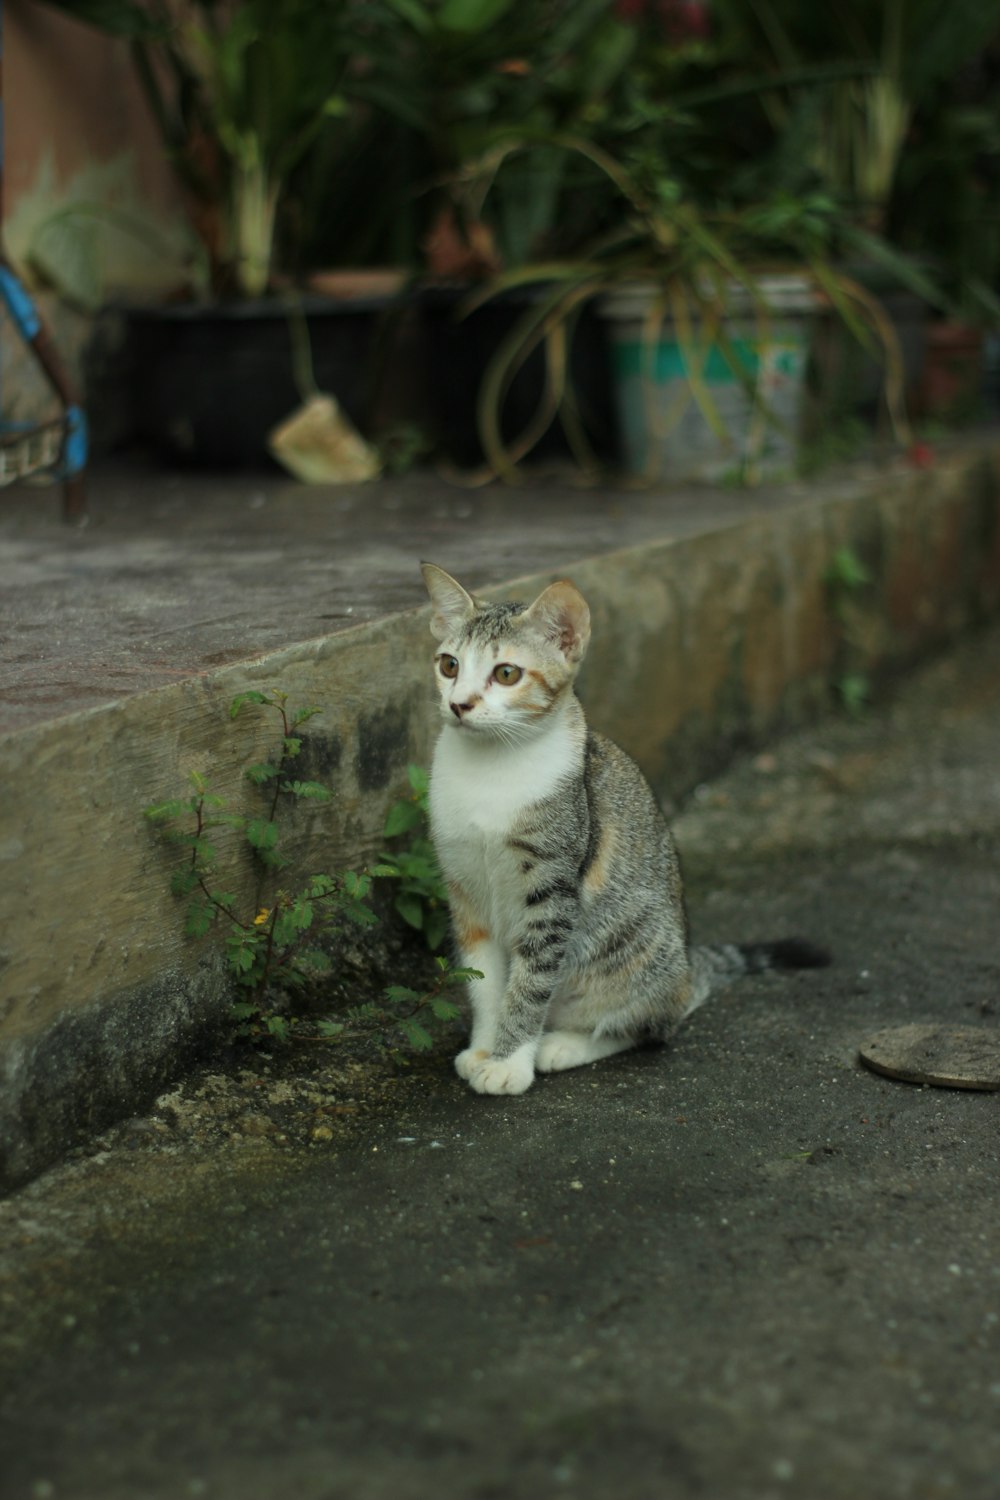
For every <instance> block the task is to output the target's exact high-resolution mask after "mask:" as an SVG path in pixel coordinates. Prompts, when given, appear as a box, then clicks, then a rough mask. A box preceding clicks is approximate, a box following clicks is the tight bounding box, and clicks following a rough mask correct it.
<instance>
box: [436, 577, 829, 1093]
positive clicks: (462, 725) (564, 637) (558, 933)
mask: <svg viewBox="0 0 1000 1500" xmlns="http://www.w3.org/2000/svg"><path fill="white" fill-rule="evenodd" d="M422 571H423V576H424V582H425V583H426V585H427V590H428V593H429V594H430V597H431V603H432V606H433V611H432V619H431V631H432V633H433V635H434V637H435V639H436V640H437V641H438V642H439V648H438V651H437V653H436V656H435V662H436V669H437V685H438V689H439V691H440V694H441V713H442V716H443V718H444V721H445V727H444V729H443V730H442V732H441V735H440V737H439V739H438V742H437V748H436V750H435V754H434V762H433V769H432V772H431V786H430V816H431V832H432V836H433V839H434V844H435V847H436V849H437V853H438V858H439V861H440V864H441V868H442V871H443V873H444V876H445V879H446V881H447V884H448V890H449V893H450V900H451V914H452V921H453V925H454V931H455V939H456V942H457V946H458V949H459V952H460V954H461V960H462V963H463V964H466V965H468V966H469V967H470V968H476V969H480V970H481V971H482V973H483V975H484V977H483V978H482V979H481V980H475V981H473V982H472V984H471V986H470V993H471V1000H472V1013H473V1022H472V1035H471V1037H470V1040H469V1045H468V1047H467V1048H466V1049H465V1050H464V1051H463V1052H460V1053H459V1054H458V1057H457V1058H456V1059H455V1066H456V1068H457V1070H458V1072H459V1074H460V1075H461V1077H462V1078H464V1079H467V1081H468V1082H469V1083H470V1084H471V1086H472V1087H473V1088H474V1089H476V1090H477V1091H478V1092H479V1093H481V1094H521V1093H523V1092H524V1090H525V1089H527V1088H528V1087H529V1086H530V1084H531V1082H532V1080H533V1078H534V1076H535V1072H536V1070H537V1071H538V1072H542V1073H548V1072H555V1071H557V1070H559V1069H562V1068H574V1067H578V1066H580V1065H581V1064H582V1063H589V1062H594V1061H596V1060H597V1059H598V1058H602V1057H608V1056H610V1055H611V1054H612V1053H614V1052H621V1051H624V1050H625V1049H626V1048H628V1047H633V1046H635V1045H636V1043H637V1042H640V1041H642V1040H643V1039H647V1038H651V1037H652V1038H665V1037H667V1036H669V1035H670V1033H671V1032H672V1031H673V1030H674V1028H675V1027H676V1026H677V1025H678V1023H679V1022H680V1021H682V1020H683V1019H684V1017H685V1016H687V1015H690V1013H691V1012H692V1011H693V1010H694V1009H695V1008H696V1007H697V1006H699V1005H701V1004H702V1003H703V1001H705V1000H706V999H707V998H708V997H709V995H710V994H712V993H713V991H715V990H716V989H719V988H721V987H722V986H723V985H726V984H728V983H729V981H730V980H732V979H735V978H737V977H738V976H740V975H741V974H749V973H754V972H756V971H757V970H760V969H767V968H807V967H814V966H818V965H821V964H824V963H827V962H828V958H827V955H826V954H825V953H824V952H823V951H822V950H821V949H818V948H815V947H813V946H812V945H811V944H808V943H804V942H801V941H799V940H797V939H790V940H786V941H784V942H778V943H754V944H750V945H744V946H735V945H719V946H713V947H696V948H690V947H689V945H688V934H687V920H686V915H685V910H684V902H683V895H682V888H681V875H680V869H679V867H678V863H677V854H676V851H675V849H674V844H673V840H672V838H671V836H670V832H669V830H668V828H667V825H666V822H665V820H664V818H663V815H662V813H661V812H660V809H659V807H658V806H657V804H656V801H655V799H654V797H653V793H652V791H651V790H650V787H649V786H648V784H647V782H646V780H645V778H644V777H643V775H642V773H641V772H640V770H639V768H638V767H637V766H636V764H635V763H634V761H632V760H631V759H630V758H629V757H628V756H627V755H626V754H625V752H624V751H623V750H620V749H619V748H618V746H617V745H615V744H613V743H612V742H611V741H610V740H607V739H605V738H604V737H603V736H602V735H599V734H595V733H593V732H592V731H591V730H589V729H588V728H587V724H586V720H585V719H584V714H583V708H582V706H581V704H580V701H579V699H578V698H577V696H576V694H575V693H574V691H573V681H574V678H575V677H576V674H577V670H578V669H579V666H580V663H581V661H582V660H583V656H584V653H585V651H586V649H587V643H588V640H589V638H590V611H589V609H588V607H587V604H586V602H585V600H584V599H583V597H582V595H581V594H580V593H579V592H578V591H577V589H576V588H574V586H573V584H571V583H566V582H562V583H554V584H552V585H551V587H550V588H547V589H545V591H544V592H543V593H542V594H540V595H539V597H538V598H537V599H536V600H535V602H534V603H533V604H531V605H529V606H525V605H523V604H487V603H484V602H482V601H481V600H477V599H474V598H473V597H472V595H470V594H468V593H466V591H465V589H464V588H462V586H461V584H459V583H457V582H456V581H455V579H454V578H451V577H450V576H449V575H448V574H447V573H445V572H444V571H443V570H442V569H441V568H438V567H435V566H434V564H432V563H424V564H423V566H422Z"/></svg>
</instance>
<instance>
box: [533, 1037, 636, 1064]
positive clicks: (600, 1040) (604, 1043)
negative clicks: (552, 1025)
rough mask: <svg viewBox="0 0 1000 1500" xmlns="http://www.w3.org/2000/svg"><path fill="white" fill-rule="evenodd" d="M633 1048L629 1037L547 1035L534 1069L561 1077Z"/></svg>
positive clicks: (631, 1039) (633, 1038)
mask: <svg viewBox="0 0 1000 1500" xmlns="http://www.w3.org/2000/svg"><path fill="white" fill-rule="evenodd" d="M635 1044H636V1039H635V1037H631V1036H595V1035H594V1033H593V1032H592V1031H546V1032H545V1034H544V1035H543V1037H542V1040H541V1041H540V1042H539V1044H538V1052H537V1054H536V1056H535V1068H536V1070H537V1071H538V1072H539V1073H561V1072H563V1071H564V1070H565V1069H566V1068H582V1067H583V1066H584V1065H585V1064H586V1063H592V1062H600V1060H601V1058H602V1057H612V1056H613V1055H614V1054H615V1053H616V1052H627V1051H628V1049H629V1048H630V1047H634V1046H635Z"/></svg>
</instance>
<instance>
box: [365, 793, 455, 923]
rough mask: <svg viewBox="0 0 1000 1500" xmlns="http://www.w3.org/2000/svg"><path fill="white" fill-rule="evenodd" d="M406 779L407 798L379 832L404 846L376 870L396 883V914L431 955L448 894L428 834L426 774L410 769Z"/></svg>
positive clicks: (391, 811) (393, 809) (388, 855)
mask: <svg viewBox="0 0 1000 1500" xmlns="http://www.w3.org/2000/svg"><path fill="white" fill-rule="evenodd" d="M407 777H408V779H409V784H410V795H409V797H406V798H404V799H402V800H400V801H399V802H396V803H394V804H393V806H392V807H391V808H390V809H389V813H388V816H387V818H386V821H385V828H384V829H383V834H384V837H385V838H387V839H395V840H401V839H402V838H404V837H406V838H407V843H406V844H405V845H404V846H403V847H401V848H399V849H397V850H395V851H394V852H392V853H386V854H383V855H382V863H381V866H380V868H381V870H382V872H383V873H386V874H389V875H391V877H392V878H393V879H394V880H396V881H397V882H398V889H397V892H396V896H395V898H394V901H393V906H394V907H395V909H396V911H397V912H398V913H399V915H400V916H401V917H402V919H403V921H404V922H405V923H406V924H407V926H409V927H412V928H413V929H414V930H415V931H417V932H420V933H423V936H424V939H425V941H426V943H427V946H428V948H430V949H431V951H432V952H433V951H434V950H435V949H437V948H440V946H441V944H442V943H443V942H444V940H445V937H446V936H447V932H448V891H447V888H446V886H445V883H444V879H443V877H442V875H441V871H440V868H439V866H438V862H437V856H436V855H435V853H434V846H433V844H432V843H431V840H430V834H429V832H428V824H427V816H428V813H427V796H428V791H429V787H430V780H429V777H428V774H427V772H426V771H425V770H423V769H422V767H420V766H410V767H408V770H407Z"/></svg>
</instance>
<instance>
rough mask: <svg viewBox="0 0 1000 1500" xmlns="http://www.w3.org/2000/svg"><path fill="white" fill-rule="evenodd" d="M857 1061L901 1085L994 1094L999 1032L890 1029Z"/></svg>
mask: <svg viewBox="0 0 1000 1500" xmlns="http://www.w3.org/2000/svg"><path fill="white" fill-rule="evenodd" d="M860 1055H861V1061H862V1062H863V1063H866V1064H867V1066H868V1067H869V1068H874V1069H875V1072H876V1073H884V1074H885V1075H886V1076H887V1077H888V1078H900V1079H902V1080H903V1082H904V1083H932V1084H935V1085H936V1086H937V1087H938V1088H948V1089H1000V1032H998V1031H987V1030H986V1029H985V1028H978V1027H972V1026H947V1025H910V1026H890V1027H887V1028H886V1030H885V1031H879V1032H876V1033H875V1035H874V1036H873V1037H871V1038H870V1039H869V1040H868V1041H866V1042H862V1044H861V1047H860Z"/></svg>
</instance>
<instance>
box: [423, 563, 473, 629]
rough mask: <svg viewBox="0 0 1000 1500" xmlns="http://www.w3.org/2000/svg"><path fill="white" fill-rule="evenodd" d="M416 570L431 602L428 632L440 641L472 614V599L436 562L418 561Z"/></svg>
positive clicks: (458, 627)
mask: <svg viewBox="0 0 1000 1500" xmlns="http://www.w3.org/2000/svg"><path fill="white" fill-rule="evenodd" d="M420 571H421V573H422V574H423V575H424V583H425V584H426V586H427V592H428V593H429V594H430V596H431V604H432V606H433V613H432V614H431V635H432V636H433V637H434V639H435V640H436V641H443V640H444V639H445V637H446V636H449V635H453V634H454V633H455V631H456V630H459V629H460V628H461V627H462V626H463V625H464V624H465V622H466V620H469V619H471V618H472V616H473V615H474V614H475V612H476V601H475V599H473V597H472V595H471V594H467V593H466V592H465V589H463V587H462V585H461V584H460V583H458V582H457V581H456V580H455V579H454V578H452V576H451V574H450V573H446V572H445V570H444V568H439V567H438V566H437V564H436V563H429V562H425V563H421V564H420Z"/></svg>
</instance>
